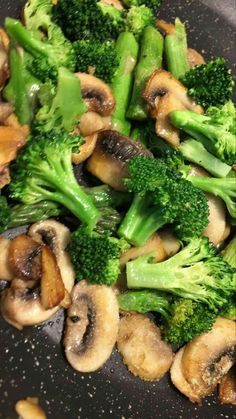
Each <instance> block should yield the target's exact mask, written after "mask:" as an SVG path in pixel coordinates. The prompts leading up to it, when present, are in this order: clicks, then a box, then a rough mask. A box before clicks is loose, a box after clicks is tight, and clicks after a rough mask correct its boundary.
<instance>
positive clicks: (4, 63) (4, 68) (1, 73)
mask: <svg viewBox="0 0 236 419" xmlns="http://www.w3.org/2000/svg"><path fill="white" fill-rule="evenodd" d="M7 78H8V54H7V50H6V48H5V46H4V43H3V40H2V36H1V33H0V90H1V89H2V88H3V86H4V84H5V82H6V80H7Z"/></svg>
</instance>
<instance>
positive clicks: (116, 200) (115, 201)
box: [84, 185, 132, 208]
mask: <svg viewBox="0 0 236 419" xmlns="http://www.w3.org/2000/svg"><path fill="white" fill-rule="evenodd" d="M84 191H85V192H86V193H87V194H88V195H89V196H90V197H91V198H92V200H93V203H94V204H95V205H96V207H97V208H100V207H112V208H117V207H120V206H122V207H123V206H126V205H127V204H128V205H129V204H130V203H131V200H132V194H130V193H128V192H118V191H115V190H114V189H112V188H111V187H110V186H108V185H100V186H93V187H88V188H84Z"/></svg>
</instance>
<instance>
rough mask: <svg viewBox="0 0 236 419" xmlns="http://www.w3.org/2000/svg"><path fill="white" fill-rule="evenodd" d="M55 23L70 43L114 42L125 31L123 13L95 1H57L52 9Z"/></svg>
mask: <svg viewBox="0 0 236 419" xmlns="http://www.w3.org/2000/svg"><path fill="white" fill-rule="evenodd" d="M53 15H54V20H55V22H56V23H57V24H58V25H59V26H60V27H61V28H62V30H63V32H64V34H65V36H66V37H67V38H68V39H69V40H71V41H72V42H74V41H78V40H94V41H97V42H102V43H103V42H107V41H108V40H116V39H117V38H118V36H119V34H120V33H121V32H123V31H124V30H125V20H124V16H123V15H124V13H123V12H122V11H120V10H118V9H116V8H115V7H113V6H111V5H108V4H103V3H102V2H98V1H97V0H58V2H57V4H56V5H55V6H54V7H53Z"/></svg>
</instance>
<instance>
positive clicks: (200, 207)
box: [118, 156, 208, 246]
mask: <svg viewBox="0 0 236 419" xmlns="http://www.w3.org/2000/svg"><path fill="white" fill-rule="evenodd" d="M128 169H129V175H130V178H128V179H125V181H124V182H125V185H126V187H127V189H128V190H129V191H130V192H133V193H134V194H135V195H134V199H133V202H132V204H131V206H130V208H129V210H128V212H127V213H126V215H125V217H124V219H123V221H122V223H121V225H120V227H119V230H118V234H119V236H121V237H124V238H125V239H126V240H128V241H129V242H130V243H132V244H135V245H138V246H140V245H142V244H144V243H145V242H146V241H147V240H148V238H149V237H150V236H151V235H152V234H153V233H154V232H155V231H157V230H158V229H159V228H161V227H163V226H164V225H165V224H170V223H171V224H174V229H175V232H176V234H178V236H179V237H181V239H183V240H186V239H187V238H189V237H193V236H196V235H199V234H201V232H202V230H203V229H204V228H205V227H206V226H207V224H208V206H207V200H206V197H205V196H204V194H203V193H202V192H200V191H199V190H198V189H197V188H195V187H193V186H192V185H191V183H190V182H188V181H186V180H185V179H183V178H182V177H181V175H180V174H179V172H178V171H177V170H174V169H171V168H169V167H168V165H167V164H166V161H165V160H163V159H150V158H148V157H144V156H138V157H135V158H133V159H132V160H131V161H130V162H128ZM200 214H201V215H200Z"/></svg>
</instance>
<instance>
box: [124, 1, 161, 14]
mask: <svg viewBox="0 0 236 419" xmlns="http://www.w3.org/2000/svg"><path fill="white" fill-rule="evenodd" d="M123 3H124V4H125V5H126V6H128V7H132V6H143V5H144V6H146V7H148V8H149V9H151V10H152V12H153V14H154V15H155V16H156V15H157V12H158V9H159V7H160V5H161V0H124V1H123Z"/></svg>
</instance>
